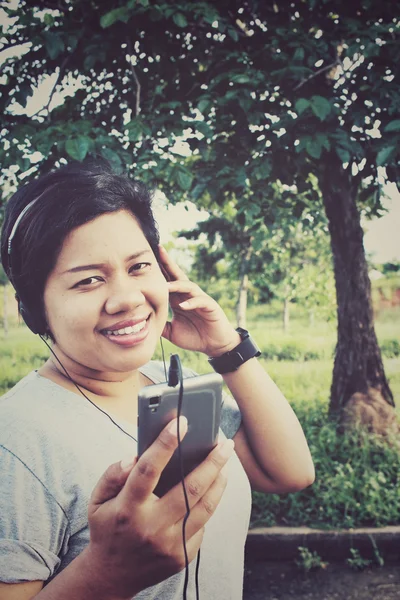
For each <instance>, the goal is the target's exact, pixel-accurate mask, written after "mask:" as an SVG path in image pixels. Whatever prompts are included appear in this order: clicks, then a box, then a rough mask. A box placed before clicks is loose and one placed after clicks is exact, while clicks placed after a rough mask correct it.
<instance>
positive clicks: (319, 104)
mask: <svg viewBox="0 0 400 600" xmlns="http://www.w3.org/2000/svg"><path fill="white" fill-rule="evenodd" d="M311 110H312V111H313V113H314V115H315V116H316V117H318V119H320V121H324V120H325V119H326V117H327V116H328V115H329V113H330V112H331V103H330V102H329V100H327V99H326V98H324V97H323V96H313V97H312V98H311Z"/></svg>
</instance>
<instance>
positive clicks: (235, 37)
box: [228, 28, 239, 42]
mask: <svg viewBox="0 0 400 600" xmlns="http://www.w3.org/2000/svg"><path fill="white" fill-rule="evenodd" d="M228 35H229V37H231V38H232V39H233V41H234V42H237V41H238V39H239V34H238V32H237V31H236V29H232V28H229V29H228Z"/></svg>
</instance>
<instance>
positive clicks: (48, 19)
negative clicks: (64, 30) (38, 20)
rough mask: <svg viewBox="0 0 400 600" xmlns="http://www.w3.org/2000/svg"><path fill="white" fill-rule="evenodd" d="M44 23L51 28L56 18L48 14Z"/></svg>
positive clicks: (44, 18)
mask: <svg viewBox="0 0 400 600" xmlns="http://www.w3.org/2000/svg"><path fill="white" fill-rule="evenodd" d="M43 21H44V24H45V25H48V26H49V27H51V25H53V23H54V17H53V15H50V14H49V13H46V14H45V15H44V17H43Z"/></svg>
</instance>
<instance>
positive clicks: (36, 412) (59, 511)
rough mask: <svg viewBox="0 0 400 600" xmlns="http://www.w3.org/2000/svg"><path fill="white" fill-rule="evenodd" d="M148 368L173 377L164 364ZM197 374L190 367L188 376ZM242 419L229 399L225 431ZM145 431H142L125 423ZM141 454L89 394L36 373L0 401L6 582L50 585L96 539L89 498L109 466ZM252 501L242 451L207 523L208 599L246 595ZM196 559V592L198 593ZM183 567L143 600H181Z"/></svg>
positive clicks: (204, 594)
mask: <svg viewBox="0 0 400 600" xmlns="http://www.w3.org/2000/svg"><path fill="white" fill-rule="evenodd" d="M141 371H142V372H143V373H144V374H145V375H146V376H147V377H148V378H149V379H150V380H152V381H153V382H154V383H159V382H161V381H164V380H165V379H164V369H163V366H162V363H158V362H155V361H152V362H150V363H148V364H147V365H145V366H144V367H143V368H141ZM193 374H194V373H193V372H192V371H189V370H185V372H184V376H185V377H188V376H192V375H193ZM240 421H241V417H240V412H239V410H238V408H237V405H236V403H235V401H234V400H233V399H232V398H231V397H230V396H228V395H224V405H223V409H222V420H221V429H222V431H223V434H225V435H226V436H227V437H233V436H234V434H235V433H236V431H237V429H238V428H239V425H240ZM118 424H119V425H121V427H122V428H123V429H125V430H126V431H127V432H128V433H130V434H131V435H133V437H135V438H136V437H137V431H136V427H135V426H133V425H132V424H131V423H128V422H124V421H122V420H119V421H118ZM135 454H136V442H135V441H134V440H132V439H130V438H129V437H128V436H127V435H125V434H124V433H123V432H121V431H120V430H119V429H118V428H117V427H116V426H115V425H114V424H113V423H112V422H111V421H110V419H108V417H107V416H105V415H104V414H102V413H101V412H100V411H99V410H97V409H96V408H95V407H94V406H92V405H91V404H90V403H89V402H88V401H87V400H85V398H83V397H81V396H80V395H78V394H75V393H72V392H70V391H68V390H66V389H64V388H63V387H61V386H59V385H57V384H56V383H54V382H52V381H50V380H49V379H47V378H44V377H42V376H40V375H39V374H38V373H36V372H31V373H30V374H29V375H27V376H26V377H24V378H23V379H22V380H21V381H20V382H19V383H18V384H17V385H16V386H15V387H14V388H12V389H11V390H10V391H9V392H8V393H7V394H5V395H4V396H3V397H1V398H0V477H1V484H0V581H2V582H6V583H20V582H24V581H33V580H43V581H50V580H51V579H52V578H53V577H55V576H56V575H57V574H58V573H59V572H60V571H61V570H62V569H64V568H65V567H66V566H67V565H68V564H69V563H70V562H71V561H72V560H73V559H74V558H75V557H76V556H77V555H78V554H79V553H80V552H81V551H82V550H83V549H84V547H85V546H86V545H87V544H88V542H89V528H88V519H87V509H88V501H89V498H90V494H91V492H92V490H93V488H94V486H95V485H96V483H97V481H98V480H99V478H100V477H101V475H102V474H103V473H104V471H105V470H106V468H107V467H108V466H109V465H110V464H112V463H115V462H118V461H119V460H121V459H122V458H125V457H126V456H129V455H132V456H134V455H135ZM250 507H251V495H250V486H249V482H248V479H247V476H246V474H245V472H244V469H243V467H242V466H241V463H240V461H239V459H238V458H237V456H236V454H234V455H233V456H232V458H231V459H230V460H229V462H228V484H227V487H226V490H225V492H224V495H223V497H222V500H221V502H220V504H219V505H218V507H217V509H216V511H215V513H214V514H213V516H212V517H211V519H210V520H209V521H208V523H207V525H206V528H205V535H204V539H203V543H202V547H201V562H200V596H201V598H203V599H204V600H213V599H218V600H239V599H241V598H242V586H243V559H244V544H245V540H246V535H247V531H248V526H249V517H250ZM194 571H195V561H193V563H191V565H190V580H189V588H188V598H194V597H195V582H194ZM183 581H184V572H181V573H178V574H177V575H174V576H173V577H170V578H169V579H167V580H165V581H163V582H162V583H160V584H157V585H155V586H153V587H150V588H147V589H146V590H144V591H142V592H141V593H140V594H138V595H137V596H135V598H137V599H140V600H144V599H146V600H150V599H162V600H175V599H176V600H178V599H180V598H182V590H183Z"/></svg>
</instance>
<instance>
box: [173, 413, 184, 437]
mask: <svg viewBox="0 0 400 600" xmlns="http://www.w3.org/2000/svg"><path fill="white" fill-rule="evenodd" d="M187 424H188V421H187V418H186V417H184V416H183V415H182V416H180V417H179V433H180V435H182V434H183V433H186V431H187ZM168 431H169V432H171V433H173V434H174V435H176V436H177V435H178V419H174V420H173V421H171V423H170V424H169V425H168Z"/></svg>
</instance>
